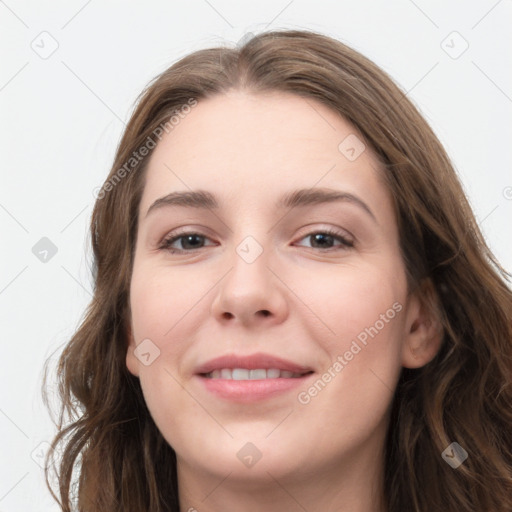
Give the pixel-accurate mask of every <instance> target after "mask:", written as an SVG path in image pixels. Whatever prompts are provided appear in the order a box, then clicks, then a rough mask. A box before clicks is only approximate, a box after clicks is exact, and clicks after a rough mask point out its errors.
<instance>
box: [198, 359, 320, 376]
mask: <svg viewBox="0 0 512 512" xmlns="http://www.w3.org/2000/svg"><path fill="white" fill-rule="evenodd" d="M222 368H247V369H248V370H256V369H266V370H268V369H270V368H275V369H278V370H287V371H290V372H294V373H308V372H311V371H312V368H310V367H308V366H303V365H300V364H297V363H294V362H292V361H287V360H286V359H282V358H280V357H276V356H273V355H270V354H252V355H248V356H242V355H236V354H227V355H224V356H220V357H216V358H215V359H210V360H209V361H207V362H206V363H204V364H202V365H200V366H198V367H197V369H196V373H197V374H206V373H210V372H212V371H213V370H221V369H222Z"/></svg>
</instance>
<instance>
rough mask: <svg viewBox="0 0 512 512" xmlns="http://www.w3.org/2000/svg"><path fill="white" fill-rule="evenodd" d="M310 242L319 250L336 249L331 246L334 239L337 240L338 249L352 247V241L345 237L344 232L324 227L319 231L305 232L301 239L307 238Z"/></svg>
mask: <svg viewBox="0 0 512 512" xmlns="http://www.w3.org/2000/svg"><path fill="white" fill-rule="evenodd" d="M308 238H309V240H310V242H311V244H312V248H313V249H319V250H321V251H322V250H327V251H329V250H331V249H336V247H333V245H332V244H334V242H335V241H338V242H339V245H338V248H339V249H348V248H350V247H354V242H353V241H352V240H350V239H348V238H347V236H346V235H345V233H342V232H339V231H336V230H333V229H324V230H321V231H312V232H311V233H309V234H307V235H306V236H304V237H303V238H301V240H304V239H308Z"/></svg>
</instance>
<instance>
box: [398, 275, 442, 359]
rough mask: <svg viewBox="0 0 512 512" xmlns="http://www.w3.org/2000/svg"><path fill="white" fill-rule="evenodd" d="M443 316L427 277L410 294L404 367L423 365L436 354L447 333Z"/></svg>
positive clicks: (406, 321) (403, 352)
mask: <svg viewBox="0 0 512 512" xmlns="http://www.w3.org/2000/svg"><path fill="white" fill-rule="evenodd" d="M440 317H441V315H440V308H439V299H438V297H437V293H436V290H435V288H434V285H433V284H432V281H431V280H430V279H425V280H424V281H422V283H421V284H420V286H418V288H417V289H416V290H415V291H414V292H413V293H411V296H410V297H409V304H408V308H407V316H406V320H405V328H406V331H405V339H404V344H403V347H402V365H403V366H404V367H406V368H420V367H422V366H424V365H426V364H427V363H429V362H430V361H431V360H432V359H433V358H434V357H435V355H436V354H437V352H438V351H439V348H440V347H441V343H442V340H443V335H444V328H443V326H442V323H441V318H440Z"/></svg>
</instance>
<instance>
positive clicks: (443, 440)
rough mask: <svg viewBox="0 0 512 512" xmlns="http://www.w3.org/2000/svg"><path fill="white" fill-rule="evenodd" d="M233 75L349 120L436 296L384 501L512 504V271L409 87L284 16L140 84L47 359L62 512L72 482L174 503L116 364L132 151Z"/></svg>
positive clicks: (100, 497) (403, 395) (81, 505)
mask: <svg viewBox="0 0 512 512" xmlns="http://www.w3.org/2000/svg"><path fill="white" fill-rule="evenodd" d="M229 89H244V90H247V91H250V92H252V93H258V92H264V91H281V92H288V93H291V94H295V95H299V96H301V97H304V98H306V99H315V100H317V101H320V102H322V103H323V104H325V105H326V106H328V107H329V108H331V109H332V110H333V111H335V112H338V113H339V114H340V115H341V116H343V117H344V118H345V119H346V120H348V121H349V122H350V123H352V124H353V125H354V126H355V127H357V128H358V130H359V131H360V133H361V134H362V136H363V137H364V139H365V140H364V142H365V144H367V145H369V146H370V147H371V148H372V149H373V151H374V152H375V154H376V155H377V156H378V158H379V159H380V161H381V166H382V173H383V176H384V179H385V180H386V183H387V185H388V187H389V190H390V192H391V195H392V197H393V200H394V203H395V209H396V213H397V219H398V227H399V232H400V240H401V249H402V254H403V259H404V263H405V266H406V270H407V274H408V279H409V287H410V288H411V289H413V288H415V289H424V290H425V293H424V295H425V298H426V300H427V298H428V297H429V296H430V298H431V303H432V304H434V303H435V304H437V309H438V314H439V316H440V319H441V322H442V325H443V327H444V338H443V342H442V346H441V349H440V350H439V352H438V354H437V355H436V357H435V358H434V359H433V360H432V361H431V362H430V363H429V364H427V365H426V366H424V367H422V368H419V369H415V370H411V369H403V370H402V374H401V377H400V381H399V383H398V386H397V389H396V392H395V396H394V399H393V404H392V414H391V424H390V428H389V432H388V439H387V444H386V452H385V464H386V467H385V496H384V500H385V507H386V509H387V510H388V511H389V512H403V511H415V512H427V511H428V512H431V511H434V510H444V511H445V512H455V511H457V512H459V511H462V510H464V511H468V512H469V511H475V512H476V511H478V512H481V511H484V510H485V511H490V510H493V511H496V510H501V511H503V512H505V511H509V512H510V511H512V499H511V495H512V427H511V425H512V388H511V384H512V324H511V313H512V293H511V291H510V288H509V287H508V285H507V281H508V279H509V277H510V275H509V274H508V273H507V272H505V270H503V269H502V268H501V267H500V265H499V264H498V262H497V261H496V260H495V258H494V257H493V255H492V253H491V251H490V250H489V248H488V247H487V245H486V243H485V241H484V239H483V237H482V234H481V232H480V230H479V228H478V225H477V223H476V221H475V218H474V215H473V213H472V211H471V208H470V206H469V204H468V201H467V199H466V197H465V195H464V192H463V189H462V187H461V184H460V182H459V180H458V178H457V175H456V172H455V171H454V168H453V166H452V164H451V163H450V160H449V158H448V156H447V155H446V153H445V151H444V149H443V147H442V145H441V143H440V142H439V141H438V139H437V138H436V136H435V135H434V133H433V131H432V130H431V128H430V127H429V126H428V124H427V123H426V121H425V120H424V119H423V118H422V116H421V115H420V113H419V112H418V111H417V109H416V108H415V107H414V106H413V104H412V103H411V102H410V101H409V99H408V98H407V96H406V95H405V93H404V92H403V91H401V90H400V89H399V88H398V87H397V86H396V85H395V83H394V82H393V81H392V80H391V79H390V78H389V76H388V75H387V74H386V73H385V72H383V71H382V70H381V69H379V68H378V67H377V66H376V65H375V64H374V63H372V62H371V61H370V60H368V59H367V58H365V57H364V56H362V55H361V54H359V53H358V52H356V51H355V50H353V49H351V48H350V47H348V46H346V45H344V44H342V43H341V42H339V41H336V40H334V39H332V38H330V37H327V36H324V35H321V34H318V33H314V32H309V31H295V30H282V31H272V32H266V33H262V34H260V35H257V36H255V37H253V38H252V39H250V40H249V41H248V42H246V43H245V44H244V45H243V46H242V47H240V48H211V49H205V50H201V51H197V52H195V53H193V54H191V55H188V56H186V57H185V58H183V59H181V60H180V61H179V62H177V63H175V64H174V65H173V66H171V67H170V68H169V69H167V70H166V71H164V72H163V73H162V74H161V75H159V76H158V77H157V78H156V79H155V80H154V81H153V82H152V83H150V84H149V85H148V87H147V88H146V89H145V91H144V92H143V93H142V95H141V97H140V98H139V101H138V103H137V106H136V108H135V110H134V112H133V114H132V116H131V119H130V121H129V123H128V126H127V128H126V130H125V132H124V135H123V137H122V140H121V142H120V144H119V147H118V149H117V154H116V157H115V161H114V164H113V167H112V170H111V172H110V174H109V176H108V178H107V180H106V182H105V184H104V187H103V188H102V189H101V191H100V192H101V193H100V194H99V195H98V199H97V201H96V204H95V208H94V212H93V215H92V220H91V237H92V247H93V250H94V279H95V286H94V297H93V299H92V301H91V303H90V305H89V307H88V310H87V313H86V315H85V317H84V320H83V322H82V323H81V325H80V327H79V329H78V330H77V332H76V333H75V335H74V336H73V338H72V339H71V340H70V342H69V343H68V344H67V345H66V347H65V349H64V351H63V353H62V356H61V357H60V360H59V367H58V389H59V394H60V399H61V401H62V409H61V410H60V419H59V421H58V428H59V432H58V434H57V435H56V438H55V440H54V443H53V447H54V448H55V452H57V451H59V452H61V457H60V458H59V461H58V465H57V464H56V466H55V467H56V471H57V477H58V487H59V489H58V494H59V498H60V503H61V507H62V510H63V511H66V512H68V511H70V510H71V506H72V505H71V501H72V500H71V496H72V495H73V494H76V495H77V503H78V510H80V511H82V512H89V511H91V512H92V511H95V512H98V511H105V512H106V511H108V512H115V511H119V512H120V511H123V512H128V511H136V512H144V511H147V512H149V511H151V512H163V511H178V510H179V503H178V487H177V474H176V456H175V453H174V451H173V449H172V447H170V446H169V445H168V444H167V443H166V441H165V440H164V439H163V437H162V435H161V434H160V432H159V431H158V429H157V428H156V426H155V424H154V422H153V420H152V418H151V416H150V413H149V411H148V409H147V407H146V404H145V402H144V398H143V395H142V392H141V387H140V384H139V381H138V379H137V378H135V377H134V376H132V375H131V374H130V373H129V372H128V370H127V368H126V363H125V357H126V350H127V329H128V328H129V321H130V311H129V304H128V297H129V288H130V276H131V271H132V264H133V251H134V246H135V240H136V236H137V229H136V227H137V220H138V219H137V212H138V207H139V202H140V198H141V194H142V190H143V187H144V174H145V173H144V170H145V168H146V166H147V162H148V160H149V157H150V155H151V147H150V148H149V151H148V152H147V154H146V155H145V156H142V157H141V156H140V155H141V154H142V151H140V148H142V147H143V146H146V147H149V146H150V144H149V139H151V140H153V141H154V142H158V141H157V140H156V138H159V134H160V133H161V130H162V127H164V129H165V131H170V130H171V129H172V123H170V122H169V120H170V119H171V118H172V117H173V116H174V117H175V118H176V119H177V118H178V117H180V115H181V116H183V112H185V111H186V110H185V107H184V106H186V105H192V104H193V102H194V101H201V99H204V98H209V97H212V96H215V95H219V94H222V93H223V92H225V91H227V90H229ZM189 108H191V107H189ZM159 130H160V131H159ZM152 146H154V144H152ZM144 153H146V152H144ZM122 169H124V171H122ZM429 290H430V291H429ZM454 441H456V442H458V443H459V444H460V445H461V446H462V447H463V448H464V449H465V450H466V452H467V453H468V458H467V459H466V460H465V461H464V462H463V464H462V465H460V466H459V467H458V468H457V469H454V468H452V467H450V465H448V464H447V463H446V462H445V460H443V457H442V455H441V454H442V452H443V450H445V449H446V448H447V447H448V446H449V445H450V443H452V442H454ZM59 447H60V448H59ZM52 454H54V452H50V457H51V455H52ZM74 472H75V473H76V476H77V485H78V487H77V490H76V493H75V492H71V488H70V486H71V482H72V481H73V479H74V478H75V473H74ZM48 475H49V471H48V472H47V481H49V477H48ZM49 485H50V484H49ZM54 496H55V498H56V499H59V498H57V496H56V495H54Z"/></svg>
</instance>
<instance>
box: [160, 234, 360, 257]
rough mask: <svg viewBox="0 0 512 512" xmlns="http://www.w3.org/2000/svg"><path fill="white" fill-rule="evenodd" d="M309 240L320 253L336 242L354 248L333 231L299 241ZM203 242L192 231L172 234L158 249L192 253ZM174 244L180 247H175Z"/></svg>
mask: <svg viewBox="0 0 512 512" xmlns="http://www.w3.org/2000/svg"><path fill="white" fill-rule="evenodd" d="M307 238H309V239H310V241H311V243H312V247H311V248H312V249H318V250H320V251H329V250H331V249H334V250H335V249H336V246H333V244H334V243H335V242H336V241H337V242H338V243H339V245H338V248H339V249H348V248H350V247H353V246H354V242H353V241H351V240H349V239H348V238H347V236H346V235H345V234H344V233H342V232H338V231H336V230H333V229H324V230H321V231H312V232H311V233H308V234H307V235H306V236H304V237H302V238H301V239H300V240H304V239H307ZM205 240H209V238H208V237H207V236H205V235H202V234H201V233H197V232H194V231H188V232H182V233H178V234H176V233H174V234H173V235H171V236H168V237H166V238H164V240H162V242H161V244H160V246H159V249H161V250H165V251H168V252H170V253H171V254H177V253H185V252H192V251H193V250H194V249H201V248H202V247H205V244H204V242H205ZM176 244H179V245H181V247H176Z"/></svg>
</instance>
